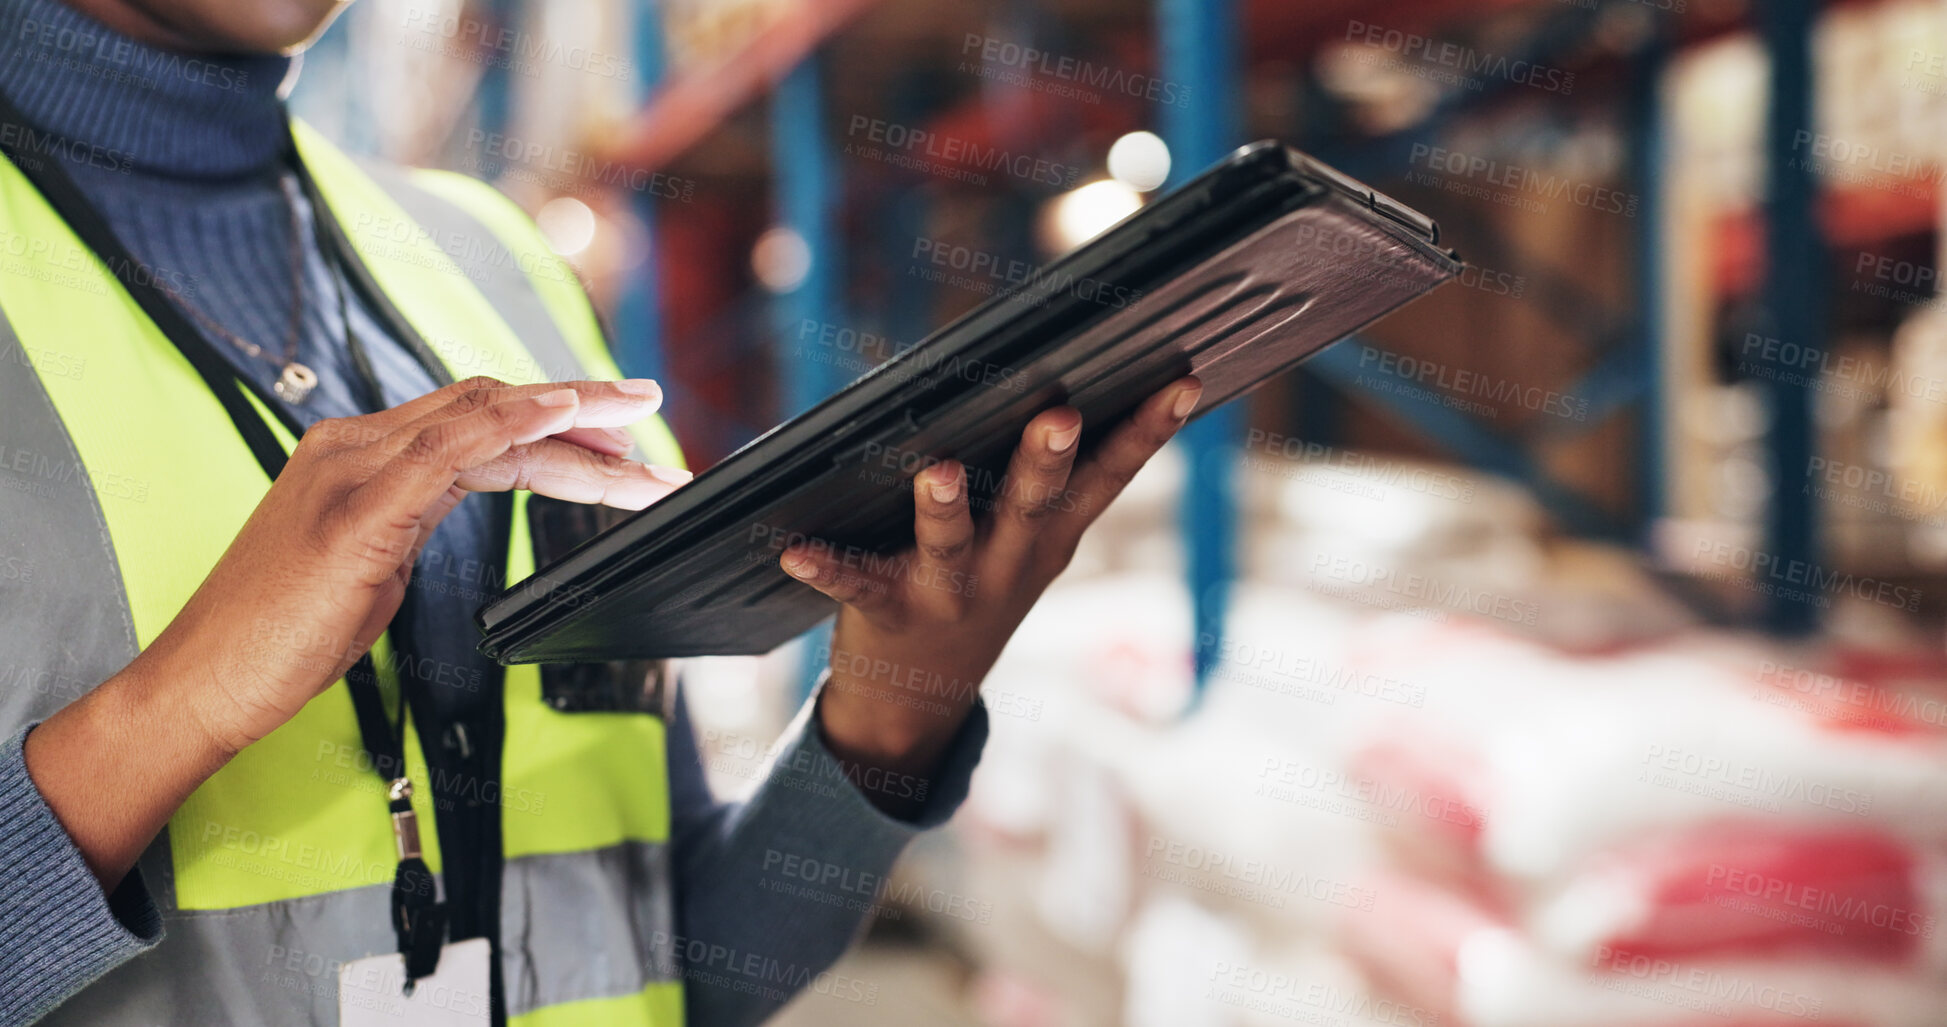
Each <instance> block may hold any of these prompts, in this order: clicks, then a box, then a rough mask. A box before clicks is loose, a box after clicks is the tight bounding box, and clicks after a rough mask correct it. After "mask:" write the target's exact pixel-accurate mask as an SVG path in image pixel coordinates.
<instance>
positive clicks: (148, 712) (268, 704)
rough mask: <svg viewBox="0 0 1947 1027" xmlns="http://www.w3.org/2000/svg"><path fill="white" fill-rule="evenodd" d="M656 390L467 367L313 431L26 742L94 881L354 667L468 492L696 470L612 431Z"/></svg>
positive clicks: (652, 489)
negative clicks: (247, 511)
mask: <svg viewBox="0 0 1947 1027" xmlns="http://www.w3.org/2000/svg"><path fill="white" fill-rule="evenodd" d="M661 401H662V391H661V390H660V389H659V388H657V387H656V383H654V382H651V381H647V380H642V379H637V380H634V381H623V382H567V383H561V384H553V385H528V386H508V385H505V384H502V383H501V382H497V381H494V380H493V379H491V378H471V379H468V380H467V381H464V382H459V383H457V384H454V385H449V386H447V387H446V388H443V389H440V390H439V391H437V392H433V393H429V394H427V395H425V396H421V397H420V398H418V399H415V400H413V401H411V402H409V403H405V404H402V405H400V406H398V407H394V408H393V409H391V410H386V411H382V412H380V413H376V414H370V415H367V416H364V417H351V418H344V419H339V420H329V421H321V422H319V423H318V424H316V425H313V426H312V427H311V429H310V430H309V431H307V432H305V434H304V437H303V439H301V440H300V441H299V443H298V445H297V448H296V449H295V451H293V452H292V454H291V459H290V462H289V463H288V464H287V465H286V466H285V468H284V470H283V473H281V474H280V475H279V476H278V478H277V481H276V482H275V483H274V484H273V485H272V486H271V487H270V490H269V491H268V492H267V493H265V495H264V498H263V500H262V501H260V502H259V503H258V504H257V508H256V510H255V511H253V512H252V513H251V515H250V518H249V519H248V520H247V521H245V523H244V526H243V529H242V530H241V531H239V532H238V533H237V537H236V539H235V540H233V541H232V542H231V543H230V547H229V549H227V550H226V551H225V552H224V554H223V556H222V558H221V559H220V560H218V561H217V564H216V567H215V568H214V569H212V570H211V571H210V573H209V576H208V577H207V578H205V579H204V580H203V584H202V585H201V587H199V588H198V589H197V590H196V593H195V594H194V595H193V596H191V597H190V599H189V602H188V603H187V604H185V605H184V606H183V608H182V610H181V611H180V612H179V613H177V615H176V617H175V619H174V620H172V621H170V623H169V626H168V627H166V628H164V629H163V631H162V633H161V634H160V635H159V636H157V638H156V640H155V641H154V642H153V643H151V644H150V645H149V647H148V648H147V649H144V650H143V651H142V653H141V655H139V656H137V657H136V658H135V660H134V662H132V663H130V664H129V665H128V666H127V667H125V668H123V669H122V670H121V671H120V672H119V673H117V674H116V675H115V676H114V677H111V678H109V679H108V680H107V681H105V682H103V683H102V684H101V685H99V686H97V687H96V688H95V689H94V690H93V691H91V692H89V693H88V694H87V695H86V696H83V697H82V698H81V699H80V700H79V701H77V702H74V703H71V704H69V705H68V706H67V707H65V708H63V709H62V710H60V711H59V712H58V713H56V714H55V715H54V716H52V717H50V718H48V719H47V721H46V722H45V723H43V724H41V725H39V726H38V727H36V728H34V729H33V730H32V731H31V732H30V733H29V734H28V736H27V743H26V761H27V770H28V773H29V774H31V775H32V777H33V779H34V783H35V785H36V786H37V787H38V788H39V789H40V792H41V795H42V797H43V798H45V799H46V801H47V804H48V806H49V808H50V809H52V810H53V811H54V813H55V815H56V816H57V817H58V818H59V819H60V821H61V824H62V826H63V827H65V828H66V829H67V832H68V835H69V836H70V837H71V838H72V839H73V840H74V843H75V846H76V847H77V848H78V849H80V850H81V854H82V856H83V857H84V858H85V859H86V860H87V862H88V866H89V868H90V869H92V870H93V871H94V872H95V875H96V876H97V877H99V878H100V879H101V881H102V884H103V885H104V886H105V887H107V888H110V889H112V888H113V887H114V886H115V884H116V883H117V882H119V881H120V880H121V879H122V877H123V876H124V875H125V874H127V872H128V869H129V867H131V866H133V865H134V863H135V860H136V857H137V856H139V855H140V854H141V852H142V850H143V848H144V847H146V846H147V845H148V843H149V840H150V839H152V838H154V837H155V834H156V832H157V831H159V830H161V829H162V825H163V824H164V823H165V822H167V821H168V819H169V817H170V816H171V815H172V814H173V813H174V812H175V811H176V808H177V807H179V806H180V805H182V803H183V801H184V800H185V799H187V798H188V797H189V794H190V793H191V792H193V791H194V790H195V789H196V787H197V786H198V785H200V784H202V782H203V781H204V780H205V779H206V778H208V777H209V775H211V774H213V773H215V772H216V771H217V770H218V769H219V768H221V767H222V766H223V764H224V763H225V762H227V761H228V760H229V759H230V758H231V757H232V756H235V755H236V754H237V752H239V751H240V750H242V749H243V748H244V747H245V746H247V745H249V744H250V743H252V742H254V741H256V740H258V739H260V738H262V737H263V736H265V735H267V734H269V733H270V732H271V731H273V730H276V728H277V727H278V726H279V725H281V724H283V723H284V722H285V721H287V720H289V719H291V717H293V716H295V715H296V714H297V712H298V710H300V709H302V708H303V707H304V704H305V703H307V702H309V701H311V699H312V698H314V697H315V696H317V695H318V693H320V692H322V691H324V689H325V688H326V687H327V686H329V685H330V684H331V683H332V682H334V681H336V680H338V679H339V678H340V677H342V676H343V675H344V673H345V671H346V670H347V669H349V668H350V667H351V665H352V664H353V663H356V662H357V660H358V658H359V657H360V656H361V655H363V654H364V653H365V651H366V650H367V649H369V648H370V647H371V645H372V643H373V642H374V641H375V640H377V638H378V636H379V634H380V633H381V632H382V631H384V630H385V626H386V624H387V623H388V622H390V621H391V619H392V615H393V613H394V612H395V611H396V610H397V609H398V608H399V603H400V601H401V600H402V599H403V598H404V597H405V590H406V584H407V581H408V579H409V577H410V575H411V573H412V566H413V563H414V561H415V560H416V559H417V558H418V555H419V551H420V549H421V548H422V547H423V546H424V545H425V543H426V539H427V536H429V535H430V534H431V533H432V531H433V529H434V528H435V527H437V526H438V525H439V522H440V520H441V519H442V518H444V517H445V516H446V515H447V513H449V512H450V511H452V509H453V507H454V506H455V505H457V504H458V503H459V501H460V500H461V499H463V498H464V497H465V496H466V494H467V493H469V492H499V491H506V490H508V489H529V490H532V491H534V492H538V493H541V494H543V495H548V496H554V497H556V498H558V499H566V500H572V501H576V502H583V503H606V504H608V505H610V506H617V507H624V508H628V509H641V508H642V507H644V506H647V505H649V504H650V503H653V502H655V501H656V500H658V499H661V498H662V497H663V496H666V495H668V494H669V493H670V492H671V491H673V490H674V489H675V488H676V487H677V486H679V485H681V484H683V483H684V482H686V481H688V480H689V477H690V476H689V473H688V472H686V471H682V470H679V469H676V468H664V467H651V466H648V465H645V464H641V463H638V462H636V461H633V460H628V459H625V458H624V457H623V454H624V453H626V452H628V450H629V445H630V444H629V441H628V437H627V433H625V432H620V431H617V430H616V429H617V428H618V427H619V426H621V425H626V424H631V423H634V422H636V421H639V420H641V419H642V418H645V417H647V416H649V415H650V414H651V413H654V412H655V410H656V407H657V406H658V405H660V403H661ZM183 459H186V460H193V459H195V455H194V454H190V453H185V454H183Z"/></svg>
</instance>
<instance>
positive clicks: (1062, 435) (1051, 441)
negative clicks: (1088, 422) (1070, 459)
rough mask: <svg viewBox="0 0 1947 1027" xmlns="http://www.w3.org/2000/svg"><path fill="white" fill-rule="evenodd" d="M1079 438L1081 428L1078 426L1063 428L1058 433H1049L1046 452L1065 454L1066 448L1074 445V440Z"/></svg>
mask: <svg viewBox="0 0 1947 1027" xmlns="http://www.w3.org/2000/svg"><path fill="white" fill-rule="evenodd" d="M1081 437H1082V426H1081V425H1079V424H1078V425H1075V426H1074V427H1072V428H1063V429H1062V430H1060V431H1052V432H1049V433H1048V450H1049V451H1050V452H1053V453H1066V452H1068V447H1070V446H1072V445H1074V444H1075V440H1076V439H1079V438H1081Z"/></svg>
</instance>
